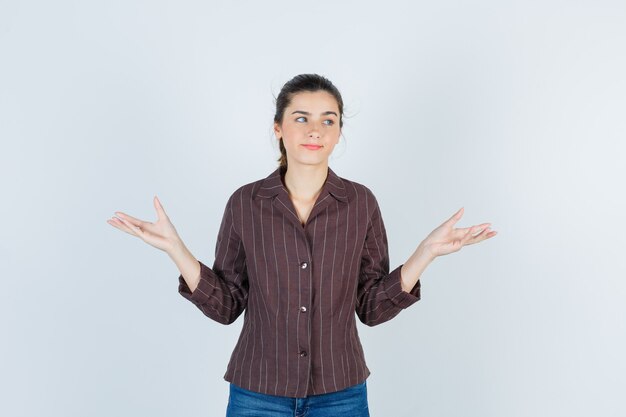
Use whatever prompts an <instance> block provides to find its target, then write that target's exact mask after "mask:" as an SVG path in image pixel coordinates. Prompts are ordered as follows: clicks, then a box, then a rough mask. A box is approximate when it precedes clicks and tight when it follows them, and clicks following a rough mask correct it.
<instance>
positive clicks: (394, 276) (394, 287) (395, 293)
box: [385, 264, 422, 308]
mask: <svg viewBox="0 0 626 417" xmlns="http://www.w3.org/2000/svg"><path fill="white" fill-rule="evenodd" d="M402 265H404V264H402ZM402 265H400V266H398V267H397V268H396V269H394V270H393V271H391V272H390V273H389V279H387V280H386V281H385V292H386V293H387V296H388V297H389V299H390V300H391V301H392V302H393V303H394V304H395V305H397V306H398V307H400V308H407V307H409V306H411V305H412V304H414V303H416V302H417V301H418V300H419V299H420V298H421V294H420V290H421V285H422V284H421V282H420V280H418V281H417V283H416V284H415V285H414V286H413V288H412V289H411V291H410V292H406V291H404V290H403V289H402V275H401V274H400V270H401V269H402Z"/></svg>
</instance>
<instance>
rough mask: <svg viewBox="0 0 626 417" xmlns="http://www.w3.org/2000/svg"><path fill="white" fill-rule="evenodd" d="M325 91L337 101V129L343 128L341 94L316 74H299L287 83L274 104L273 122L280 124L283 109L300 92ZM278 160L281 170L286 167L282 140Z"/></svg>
mask: <svg viewBox="0 0 626 417" xmlns="http://www.w3.org/2000/svg"><path fill="white" fill-rule="evenodd" d="M320 90H322V91H326V92H328V93H330V94H332V95H333V97H335V100H337V106H338V107H339V128H340V129H341V128H342V127H343V99H342V98H341V94H340V93H339V90H338V89H337V87H335V85H334V84H333V83H332V82H330V80H328V79H327V78H325V77H323V76H321V75H318V74H300V75H296V76H295V77H293V78H292V79H291V80H289V81H287V82H286V83H285V85H283V88H282V89H281V90H280V93H279V94H278V98H276V99H275V102H276V114H275V115H274V122H276V123H278V124H282V122H283V113H284V112H285V109H286V108H287V107H288V106H289V104H291V99H292V98H293V96H294V95H295V94H297V93H300V92H302V91H310V92H315V91H320ZM278 142H279V147H280V158H279V159H278V162H279V165H280V167H281V168H286V167H287V150H286V149H285V145H284V144H283V138H280V139H279V141H278Z"/></svg>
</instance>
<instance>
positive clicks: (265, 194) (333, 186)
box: [254, 167, 348, 202]
mask: <svg viewBox="0 0 626 417" xmlns="http://www.w3.org/2000/svg"><path fill="white" fill-rule="evenodd" d="M283 172H284V171H283V168H282V167H278V168H276V170H274V172H272V173H271V174H270V175H268V176H267V177H266V178H265V179H263V182H262V183H261V187H259V189H258V191H257V192H256V195H255V196H254V198H255V199H256V198H270V197H274V196H275V195H277V194H279V193H284V194H286V195H288V194H289V193H288V192H287V188H285V185H284V184H283V181H282V179H281V174H283ZM325 194H330V195H332V196H333V197H335V198H336V199H337V200H339V201H344V202H347V201H348V193H347V191H346V185H345V184H344V182H343V181H342V179H341V178H339V176H338V175H337V174H335V172H334V171H333V170H332V169H330V167H328V175H327V176H326V181H324V184H323V185H322V190H321V192H320V196H319V197H318V199H319V198H323V197H324V196H325Z"/></svg>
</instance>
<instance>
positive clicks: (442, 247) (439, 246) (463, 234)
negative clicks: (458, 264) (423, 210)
mask: <svg viewBox="0 0 626 417" xmlns="http://www.w3.org/2000/svg"><path fill="white" fill-rule="evenodd" d="M463 212H464V208H463V207H461V208H460V209H459V211H457V212H456V213H454V215H452V217H450V218H449V219H448V220H446V221H445V222H444V223H442V224H441V226H439V227H437V228H436V229H435V230H433V231H432V232H431V233H430V234H429V235H428V236H427V237H426V239H424V246H425V247H426V248H427V250H428V251H429V252H430V254H431V255H432V256H433V257H436V256H441V255H447V254H449V253H452V252H456V251H458V250H460V249H461V248H462V247H463V246H465V245H472V244H474V243H478V242H482V241H483V240H486V239H489V238H490V237H493V236H495V235H496V234H497V233H498V232H496V231H489V226H491V223H482V224H478V225H475V226H471V227H462V228H454V225H455V224H456V223H457V222H458V221H459V220H460V219H461V217H462V216H463ZM478 231H480V232H479V233H476V232H478ZM475 233H476V234H475Z"/></svg>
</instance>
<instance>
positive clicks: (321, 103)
mask: <svg viewBox="0 0 626 417" xmlns="http://www.w3.org/2000/svg"><path fill="white" fill-rule="evenodd" d="M287 108H288V109H294V110H309V111H311V112H317V113H321V112H323V111H327V110H334V111H336V112H337V114H339V106H338V104H337V100H335V97H334V96H333V95H332V94H330V93H329V92H327V91H323V90H320V91H300V92H299V93H296V94H294V95H293V96H292V97H291V103H290V104H289V106H288V107H287Z"/></svg>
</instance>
